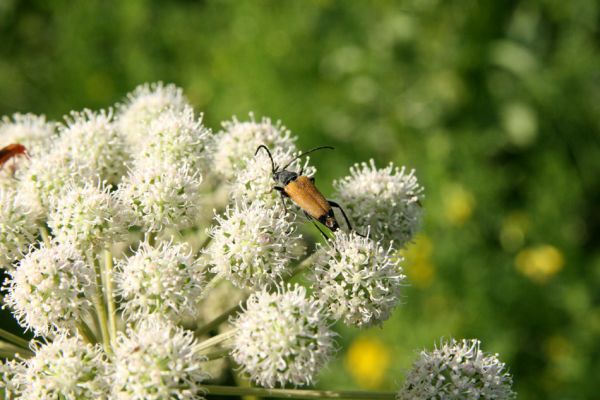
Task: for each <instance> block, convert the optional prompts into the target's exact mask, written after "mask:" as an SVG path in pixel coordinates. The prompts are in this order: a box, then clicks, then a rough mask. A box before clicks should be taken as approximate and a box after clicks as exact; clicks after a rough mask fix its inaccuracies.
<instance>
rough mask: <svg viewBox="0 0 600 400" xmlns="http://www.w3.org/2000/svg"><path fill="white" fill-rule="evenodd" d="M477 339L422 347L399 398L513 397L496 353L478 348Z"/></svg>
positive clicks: (513, 394)
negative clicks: (432, 348)
mask: <svg viewBox="0 0 600 400" xmlns="http://www.w3.org/2000/svg"><path fill="white" fill-rule="evenodd" d="M479 347H480V341H479V340H477V339H471V340H465V339H463V340H462V341H460V342H457V341H456V340H454V339H452V340H450V341H449V342H446V343H444V342H442V343H441V344H440V346H439V348H436V349H434V350H433V351H432V352H427V351H422V352H421V354H420V357H419V359H418V360H417V361H415V363H414V364H413V366H412V369H411V370H410V372H409V373H408V376H407V377H406V380H405V382H404V386H403V387H402V389H401V390H400V392H399V393H398V397H397V398H398V399H399V400H400V399H402V400H423V399H465V400H476V399H498V400H504V399H513V398H515V393H514V392H513V391H512V389H511V386H512V377H511V376H510V374H509V373H508V372H507V371H506V366H505V364H504V363H502V362H500V360H499V359H498V354H493V355H491V354H486V353H484V352H482V351H481V350H480V348H479Z"/></svg>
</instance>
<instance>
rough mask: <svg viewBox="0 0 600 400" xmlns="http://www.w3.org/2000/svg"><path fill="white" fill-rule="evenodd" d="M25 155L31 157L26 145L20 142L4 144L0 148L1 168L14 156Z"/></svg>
mask: <svg viewBox="0 0 600 400" xmlns="http://www.w3.org/2000/svg"><path fill="white" fill-rule="evenodd" d="M19 155H24V156H25V157H29V156H28V155H27V149H26V148H25V146H23V145H22V144H19V143H12V144H9V145H8V146H4V147H3V148H1V149H0V169H2V167H3V166H4V164H6V163H7V162H8V160H10V159H11V158H13V157H16V156H19Z"/></svg>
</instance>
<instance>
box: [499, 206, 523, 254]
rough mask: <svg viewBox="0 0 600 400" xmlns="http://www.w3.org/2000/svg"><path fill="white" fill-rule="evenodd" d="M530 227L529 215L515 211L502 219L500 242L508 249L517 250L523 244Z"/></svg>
mask: <svg viewBox="0 0 600 400" xmlns="http://www.w3.org/2000/svg"><path fill="white" fill-rule="evenodd" d="M528 229H529V217H528V216H527V214H525V213H524V212H521V211H513V212H511V213H510V214H508V215H507V216H506V217H504V219H503V220H502V227H501V228H500V243H501V244H502V248H504V250H506V251H516V250H517V249H518V248H520V247H521V246H523V243H524V241H525V234H526V233H527V230H528Z"/></svg>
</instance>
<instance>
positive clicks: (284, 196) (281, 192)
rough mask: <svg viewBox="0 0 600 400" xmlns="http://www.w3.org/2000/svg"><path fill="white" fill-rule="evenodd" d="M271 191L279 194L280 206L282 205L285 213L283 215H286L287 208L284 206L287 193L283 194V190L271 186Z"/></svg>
mask: <svg viewBox="0 0 600 400" xmlns="http://www.w3.org/2000/svg"><path fill="white" fill-rule="evenodd" d="M273 189H275V190H277V191H278V192H279V196H281V204H283V211H285V213H286V214H287V207H286V206H285V198H286V197H288V195H287V193H286V192H285V190H283V188H282V187H279V186H273Z"/></svg>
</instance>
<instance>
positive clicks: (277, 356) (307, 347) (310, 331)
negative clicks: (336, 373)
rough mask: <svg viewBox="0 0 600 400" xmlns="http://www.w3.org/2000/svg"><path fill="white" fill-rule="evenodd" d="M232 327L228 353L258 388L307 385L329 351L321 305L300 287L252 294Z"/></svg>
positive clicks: (330, 336) (331, 342)
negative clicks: (231, 346) (230, 352)
mask: <svg viewBox="0 0 600 400" xmlns="http://www.w3.org/2000/svg"><path fill="white" fill-rule="evenodd" d="M234 326H235V327H236V328H237V329H238V330H239V333H238V335H236V337H235V340H234V350H233V352H232V356H233V358H234V359H235V360H236V362H238V363H239V364H240V365H242V367H243V369H244V372H246V373H247V374H248V375H250V377H251V378H252V380H253V381H255V382H257V383H259V384H260V385H262V386H266V387H274V386H275V385H276V384H282V385H283V384H286V383H292V384H294V385H305V384H309V383H311V382H312V381H313V380H314V379H315V375H316V374H317V372H319V370H320V369H321V368H322V367H323V366H324V365H325V363H326V362H327V361H328V360H329V358H330V356H331V355H332V353H333V351H334V340H333V337H334V333H333V332H332V330H331V329H330V327H329V324H328V323H327V320H326V318H324V312H323V310H322V308H321V306H320V305H319V303H318V302H317V301H315V300H312V299H309V298H307V295H306V289H305V288H303V287H300V286H295V287H288V288H287V290H286V291H278V292H277V293H269V292H265V291H263V292H259V293H257V294H254V295H252V296H251V297H250V298H249V299H248V302H247V305H246V310H245V311H244V313H243V314H241V315H240V316H239V318H238V319H237V320H235V321H234Z"/></svg>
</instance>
